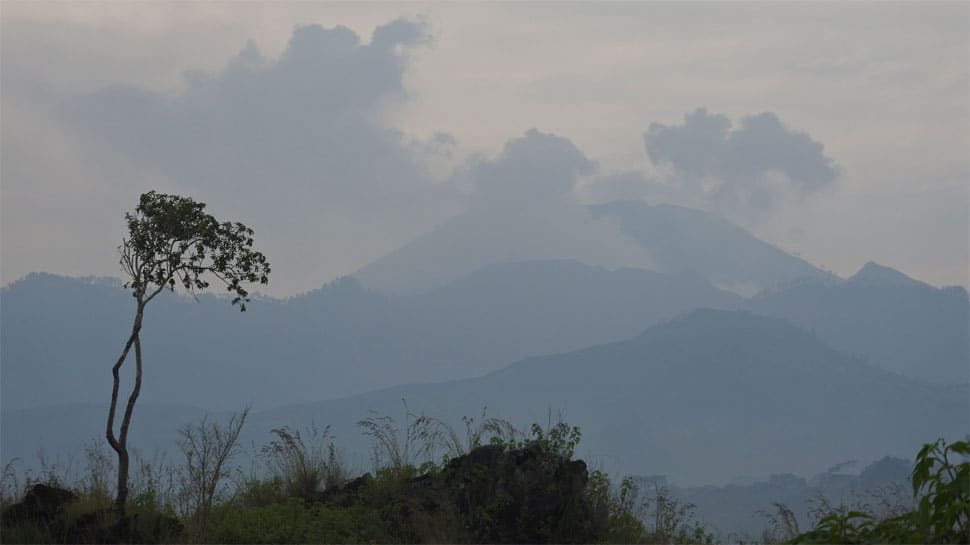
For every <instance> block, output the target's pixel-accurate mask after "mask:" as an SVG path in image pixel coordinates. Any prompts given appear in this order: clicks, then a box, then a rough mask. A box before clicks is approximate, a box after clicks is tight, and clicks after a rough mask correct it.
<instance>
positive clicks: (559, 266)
mask: <svg viewBox="0 0 970 545" xmlns="http://www.w3.org/2000/svg"><path fill="white" fill-rule="evenodd" d="M0 298H2V304H3V313H2V314H0V361H2V365H3V367H2V370H3V382H2V406H3V409H4V410H10V409H17V408H24V407H30V406H40V405H46V404H50V403H61V402H66V401H71V402H95V403H97V402H101V401H102V400H104V399H106V398H107V396H108V395H109V394H110V386H111V375H110V371H109V369H110V366H111V364H112V363H113V362H114V360H115V358H117V353H118V351H120V349H121V346H122V344H123V343H124V340H125V335H126V332H127V331H128V329H129V328H130V327H131V326H130V320H131V313H132V312H133V311H132V301H131V296H130V295H129V294H128V293H127V292H126V291H124V290H123V289H121V288H120V286H119V285H118V284H117V283H114V284H111V283H106V282H103V281H101V282H91V281H89V280H84V279H74V278H65V277H58V276H53V275H44V274H34V275H30V276H28V277H26V278H25V279H23V280H21V281H18V282H16V283H14V284H12V285H10V286H8V287H5V288H3V290H2V291H0ZM740 304H741V299H740V298H739V297H737V296H735V295H733V294H731V293H728V292H724V291H721V290H718V289H716V288H713V287H711V286H710V285H709V284H707V283H706V282H704V281H703V280H702V279H696V278H689V277H679V278H678V277H673V276H669V275H664V274H660V273H655V272H651V271H644V270H633V269H622V270H618V271H607V270H605V269H601V268H597V267H590V266H587V265H582V264H579V263H576V262H562V261H558V262H542V263H511V264H501V265H493V266H489V267H486V268H484V269H482V270H480V271H477V272H475V273H473V274H471V275H469V276H467V277H465V278H462V279H460V280H458V281H456V282H454V283H452V284H450V285H448V286H445V287H442V288H440V289H437V290H433V291H431V292H428V293H425V294H421V295H409V296H401V295H386V294H381V293H377V292H373V291H367V290H364V289H362V288H361V287H360V286H359V284H358V283H357V282H356V281H354V280H353V279H349V278H347V279H343V280H340V281H337V282H334V283H332V284H329V285H327V286H326V287H324V288H322V289H320V290H316V291H314V292H310V293H307V294H304V295H302V296H299V297H294V298H291V299H288V300H285V301H280V300H273V299H264V300H259V301H257V302H254V303H253V304H252V305H251V306H250V309H249V310H248V311H247V312H246V313H244V314H240V313H239V312H238V311H237V310H235V309H234V308H232V307H230V305H229V304H228V302H226V301H224V300H220V299H218V298H215V297H212V296H203V297H200V298H199V301H198V302H196V301H195V300H193V299H191V298H186V297H179V296H174V295H169V296H165V297H161V298H159V299H158V300H156V301H153V302H152V304H151V306H150V307H149V308H148V310H147V311H146V316H145V329H144V332H143V338H144V340H143V344H144V346H145V373H146V377H145V382H144V386H143V391H142V395H143V396H144V400H145V401H147V402H155V403H178V404H186V405H195V406H200V407H207V408H211V409H224V408H231V407H237V406H240V405H242V404H245V403H247V402H250V401H255V402H256V403H257V404H258V405H259V406H262V407H266V406H272V405H280V404H284V403H292V402H296V401H315V400H320V399H327V398H332V397H335V396H344V395H349V394H353V393H359V392H364V391H368V390H373V389H376V388H382V387H387V386H393V385H397V384H402V383H407V382H430V381H440V380H449V379H456V378H464V377H470V376H476V375H480V374H482V373H485V372H488V371H491V370H495V369H498V368H500V367H502V366H503V365H507V364H508V363H511V362H513V361H515V360H517V359H521V358H524V357H526V356H530V355H537V354H546V353H552V352H561V351H567V350H574V349H577V348H582V347H584V346H589V345H592V344H598V343H603V342H609V341H614V340H619V339H623V338H627V337H630V336H631V335H635V334H636V333H637V332H639V331H642V330H643V329H644V328H646V327H648V326H649V325H651V324H653V323H656V322H658V321H660V320H663V319H666V318H669V317H670V316H673V315H676V314H679V313H683V312H686V311H688V310H690V309H692V308H696V307H699V306H709V307H718V308H735V307H737V306H738V305H740ZM230 384H231V386H228V385H230Z"/></svg>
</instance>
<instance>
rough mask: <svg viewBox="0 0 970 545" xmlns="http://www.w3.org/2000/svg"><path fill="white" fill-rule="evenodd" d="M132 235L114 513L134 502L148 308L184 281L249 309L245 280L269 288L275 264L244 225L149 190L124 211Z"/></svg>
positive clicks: (125, 255)
mask: <svg viewBox="0 0 970 545" xmlns="http://www.w3.org/2000/svg"><path fill="white" fill-rule="evenodd" d="M125 219H126V220H127V222H128V237H127V238H125V239H124V241H123V243H122V245H121V246H120V247H119V250H120V252H121V267H122V269H123V270H124V272H125V274H126V275H127V282H126V283H125V287H126V288H130V289H131V290H132V296H134V298H135V321H134V324H133V325H132V327H131V335H129V336H128V341H127V342H126V343H125V348H124V350H122V352H121V356H120V357H119V358H118V361H117V362H116V363H115V364H114V367H112V368H111V373H112V375H113V376H114V387H113V388H112V390H111V408H110V409H109V411H108V426H107V432H106V437H107V438H108V443H109V444H110V445H111V448H112V449H113V450H114V451H115V452H116V453H117V454H118V496H117V498H116V499H115V508H116V509H117V511H118V512H119V513H120V514H122V515H124V512H125V503H126V502H127V500H128V426H129V424H131V414H132V411H133V410H134V408H135V402H136V401H137V400H138V394H139V392H140V391H141V372H142V354H141V337H140V334H141V326H142V317H143V316H144V314H145V306H146V305H148V303H150V302H151V300H152V299H154V298H155V297H156V296H157V295H158V294H159V293H161V292H162V290H164V289H166V288H167V289H169V290H174V289H175V286H176V284H181V285H182V287H184V288H185V289H186V290H187V291H188V292H189V293H196V292H199V291H202V290H205V289H206V288H208V287H209V280H210V279H216V280H218V281H220V282H222V283H223V284H224V285H225V287H226V290H227V291H229V292H230V293H231V294H232V297H233V298H232V304H233V305H236V304H239V310H242V311H245V310H246V302H248V301H249V292H248V291H246V289H245V288H244V287H243V284H245V283H259V284H266V283H267V282H268V281H269V273H270V268H269V263H268V262H267V261H266V257H265V256H264V255H263V254H261V253H260V252H257V251H254V250H253V249H252V246H253V238H252V235H253V230H252V229H250V228H248V227H246V226H245V225H243V224H241V223H238V222H235V223H233V222H223V223H220V222H218V221H216V219H215V218H213V217H212V216H210V215H209V214H206V213H205V204H203V203H198V202H195V201H193V200H192V199H189V198H186V197H180V196H178V195H165V194H162V193H156V192H154V191H150V192H148V193H145V194H143V195H142V196H141V199H140V200H139V202H138V207H137V208H135V212H134V213H131V212H129V213H126V214H125ZM132 346H134V347H135V384H134V386H133V387H132V390H131V394H129V396H128V404H127V405H126V406H125V412H124V415H123V416H122V419H121V427H120V429H119V432H118V435H115V431H114V428H115V414H116V413H117V409H118V387H119V377H118V372H119V370H120V369H121V366H122V365H123V364H124V363H125V359H126V358H127V357H128V352H129V351H130V350H131V347H132Z"/></svg>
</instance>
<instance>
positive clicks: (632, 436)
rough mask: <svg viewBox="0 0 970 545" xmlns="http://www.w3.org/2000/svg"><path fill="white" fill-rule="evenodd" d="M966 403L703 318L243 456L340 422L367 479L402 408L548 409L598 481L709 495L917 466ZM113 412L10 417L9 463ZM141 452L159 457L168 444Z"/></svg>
mask: <svg viewBox="0 0 970 545" xmlns="http://www.w3.org/2000/svg"><path fill="white" fill-rule="evenodd" d="M968 393H970V392H968V388H967V386H966V385H963V386H952V387H947V386H934V385H930V384H926V383H923V382H919V381H914V380H911V379H907V378H905V377H901V376H899V375H896V374H893V373H890V372H887V371H883V370H881V369H878V368H876V367H873V366H871V365H869V364H867V363H865V362H863V361H860V360H859V359H856V358H853V357H850V356H846V355H844V354H842V353H840V352H837V351H835V350H832V349H831V348H829V347H827V346H825V345H824V344H823V343H821V342H820V341H819V340H818V339H817V338H816V337H815V336H813V335H812V334H810V333H808V332H806V331H804V330H801V329H799V328H797V327H795V326H792V325H790V324H788V323H787V322H784V321H781V320H777V319H772V318H765V317H759V316H756V315H753V314H750V313H747V312H740V311H715V310H698V311H694V312H691V313H689V314H687V315H685V316H683V317H681V318H679V319H676V320H673V321H671V322H668V323H664V324H660V325H657V326H654V327H652V328H650V329H648V330H647V331H646V332H645V333H643V334H642V335H639V336H637V337H635V338H633V339H630V340H627V341H620V342H614V343H608V344H604V345H599V346H595V347H591V348H587V349H583V350H579V351H574V352H569V353H564V354H557V355H550V356H541V357H535V358H529V359H526V360H523V361H520V362H518V363H515V364H513V365H510V366H508V367H506V368H503V369H501V370H499V371H496V372H493V373H489V374H487V375H485V376H483V377H480V378H473V379H464V380H459V381H452V382H445V383H436V384H421V385H411V386H399V387H394V388H390V389H385V390H380V391H375V392H370V393H367V394H362V395H358V396H353V397H348V398H344V399H338V400H331V401H323V402H318V403H312V404H301V405H294V406H288V407H281V408H277V409H273V410H268V411H261V412H258V413H256V414H254V415H253V417H252V418H251V420H250V422H249V424H248V428H247V432H246V437H245V438H244V440H243V444H244V445H250V444H254V445H260V444H263V443H264V442H265V441H266V440H267V439H268V435H267V432H268V430H269V429H271V428H272V427H278V426H281V425H290V426H296V427H301V426H306V425H309V424H310V423H311V422H315V423H316V424H317V425H327V424H330V425H332V426H333V427H332V431H333V433H334V434H335V436H336V438H337V443H338V444H339V445H341V446H342V447H343V448H344V449H345V450H346V452H347V453H348V455H349V457H350V458H351V459H352V460H354V461H355V462H356V463H357V464H358V465H359V466H363V467H362V469H363V468H366V461H365V460H366V453H367V452H368V449H367V443H366V441H365V440H364V438H363V437H362V436H361V435H360V433H359V430H357V429H356V427H355V425H354V423H355V422H356V421H357V420H359V419H361V418H363V417H366V416H367V415H368V414H371V413H370V412H369V411H377V412H379V413H382V414H389V415H391V416H394V417H396V418H397V419H398V421H399V422H400V421H403V420H404V417H403V412H404V408H403V406H402V399H403V400H406V401H407V404H408V407H409V409H410V410H411V411H412V412H414V413H424V414H427V415H431V416H436V417H439V418H442V419H445V420H448V421H451V422H452V423H454V424H457V425H458V426H459V427H460V423H459V422H458V418H459V417H460V416H461V415H467V416H477V415H479V414H480V413H481V410H482V408H483V407H488V412H489V414H490V415H493V416H499V417H503V418H506V419H508V420H510V421H512V422H513V423H516V424H519V425H523V426H524V425H526V424H528V423H530V422H540V423H543V424H545V423H546V421H547V416H548V414H549V411H550V410H551V411H552V414H553V417H554V418H555V415H556V413H557V412H558V411H560V410H561V411H562V412H563V414H564V416H565V418H566V419H567V420H568V421H569V422H570V423H571V424H575V425H579V426H580V427H581V428H582V430H583V442H582V447H581V449H580V451H579V454H580V455H581V456H583V457H585V458H586V459H587V461H588V462H590V463H591V464H592V466H593V467H604V468H607V469H609V470H611V471H620V472H624V473H629V474H641V475H644V474H666V475H669V476H671V477H672V478H673V479H674V480H676V481H677V482H680V483H684V484H699V483H714V482H725V481H727V480H728V479H730V478H731V477H734V476H738V475H748V476H755V477H765V476H767V475H769V474H772V473H780V472H795V473H800V474H803V475H807V474H814V473H817V472H820V471H823V470H825V469H826V468H828V467H831V466H832V465H835V464H837V463H839V462H842V461H845V460H847V459H859V460H872V459H876V458H880V457H882V456H884V455H887V454H889V455H896V456H905V457H910V456H912V453H913V451H914V449H915V448H918V447H919V445H921V444H922V443H923V442H925V441H931V440H933V439H935V438H936V437H939V436H947V437H951V438H953V437H962V436H963V434H965V433H966V430H967V429H968V425H970V416H968V414H967V411H966V409H967V396H968ZM52 411H53V412H52ZM169 412H171V411H169ZM54 413H58V414H56V415H55V414H54ZM102 413H103V408H100V407H87V408H83V407H81V408H79V407H77V406H73V407H63V408H62V409H60V411H59V412H58V411H57V409H56V408H55V409H34V410H28V411H16V412H4V413H3V443H4V456H5V457H9V456H12V455H18V456H21V455H28V456H29V454H30V451H27V452H24V447H23V446H22V445H38V444H42V443H43V441H44V440H45V439H46V440H47V441H48V443H50V442H51V439H52V438H55V440H54V442H55V443H57V442H66V441H68V440H75V441H80V440H82V439H84V438H86V437H98V436H99V434H100V430H101V422H100V418H99V417H101V416H102ZM136 414H139V416H136V425H135V426H133V429H135V430H137V432H138V433H140V434H145V437H147V439H146V440H150V441H159V442H161V443H160V444H161V445H164V444H166V443H165V442H164V441H163V440H164V439H165V434H164V433H159V427H160V426H163V425H164V426H167V428H168V430H170V432H169V433H170V434H171V435H170V437H169V439H170V440H171V441H174V430H175V428H176V427H177V426H178V424H179V423H180V422H179V419H178V417H179V416H183V417H184V416H185V415H188V414H189V413H186V412H185V411H183V412H182V413H181V414H178V413H175V412H171V414H172V415H173V416H172V417H171V418H170V422H169V423H168V424H163V422H162V421H160V420H159V415H163V414H168V413H167V412H165V411H161V410H159V409H157V408H149V407H146V408H145V409H144V410H143V413H136ZM142 414H144V415H145V416H141V415H142ZM146 420H147V422H146ZM146 428H154V429H153V430H150V429H146ZM135 440H136V441H137V436H136V439H135ZM168 444H171V443H168ZM141 445H142V448H145V449H148V450H149V452H150V449H151V448H153V447H154V446H157V445H156V444H155V443H154V442H152V443H142V444H141ZM31 448H33V447H31ZM48 452H50V451H48Z"/></svg>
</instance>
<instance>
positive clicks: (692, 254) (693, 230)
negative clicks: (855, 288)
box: [590, 201, 836, 295]
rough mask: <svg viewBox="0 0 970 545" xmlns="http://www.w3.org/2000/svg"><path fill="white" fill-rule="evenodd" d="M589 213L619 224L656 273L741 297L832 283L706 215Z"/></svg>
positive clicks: (667, 209)
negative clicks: (696, 279)
mask: <svg viewBox="0 0 970 545" xmlns="http://www.w3.org/2000/svg"><path fill="white" fill-rule="evenodd" d="M590 210H591V211H592V214H593V216H594V217H596V218H604V217H605V218H614V219H615V220H616V221H618V222H619V225H620V229H621V230H622V232H623V233H625V234H627V235H628V236H629V237H631V238H633V239H634V240H636V241H637V242H638V243H639V244H640V245H641V246H642V247H644V248H645V249H646V250H647V251H649V253H650V255H651V256H652V257H653V258H654V260H655V261H656V263H657V270H659V271H662V272H667V273H675V274H684V273H690V274H696V275H700V276H703V277H704V278H707V279H708V280H710V281H711V282H712V283H714V285H716V286H720V287H724V288H726V289H731V290H733V291H737V292H738V293H742V294H744V295H753V294H754V293H756V292H758V291H761V290H763V289H766V288H769V287H772V286H775V285H777V284H781V283H787V282H791V281H794V280H798V279H804V278H816V279H835V278H836V277H835V276H834V275H832V274H831V273H827V272H824V271H822V270H821V269H818V268H817V267H815V266H813V265H811V264H809V263H808V262H806V261H804V260H802V259H801V258H798V257H795V256H793V255H791V254H788V253H786V252H784V251H782V250H780V249H778V248H776V247H775V246H772V245H771V244H768V243H767V242H764V241H763V240H761V239H758V238H756V237H755V236H753V235H752V234H751V233H749V232H747V231H745V230H744V229H742V228H741V227H738V226H737V225H735V224H733V223H731V222H730V221H728V220H726V219H724V218H722V217H720V216H718V215H715V214H712V213H710V212H704V211H702V210H696V209H693V208H684V207H682V206H674V205H665V204H663V205H655V206H651V205H648V204H647V203H645V202H643V201H616V202H612V203H607V204H601V205H595V206H591V207H590Z"/></svg>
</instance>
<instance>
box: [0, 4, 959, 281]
mask: <svg viewBox="0 0 970 545" xmlns="http://www.w3.org/2000/svg"><path fill="white" fill-rule="evenodd" d="M968 10H970V8H968V6H967V4H966V3H941V4H933V3H919V4H917V3H900V4H878V5H876V4H830V3H826V4H781V5H779V4H722V3H717V4H706V3H689V4H686V5H673V4H640V5H635V4H589V5H583V4H470V5H469V4H461V5H458V4H403V3H389V4H373V3H368V4H366V5H354V4H329V3H328V4H312V3H306V4H304V3H283V4H272V5H270V4H254V3H245V4H236V3H233V4H228V3H206V4H185V3H178V4H164V3H152V4H137V5H134V4H132V5H128V4H117V3H104V4H102V3H73V4H72V3H40V2H29V3H20V2H4V4H3V8H2V12H0V21H2V30H3V32H2V38H0V39H2V76H3V77H2V83H0V86H2V87H0V92H2V120H0V124H2V139H3V149H2V158H0V159H2V163H0V180H2V187H0V191H2V210H0V216H2V217H0V231H2V233H0V237H2V238H0V240H2V255H0V258H2V259H0V262H2V263H0V277H2V278H0V280H2V282H3V284H5V285H7V284H9V283H10V282H12V281H14V280H16V279H18V278H20V277H22V276H23V275H24V274H26V273H28V272H31V271H48V272H54V273H60V274H66V275H72V276H78V275H104V276H118V275H119V270H118V267H117V253H116V247H117V245H118V244H119V243H120V241H121V237H122V235H123V228H124V225H123V214H124V212H125V211H126V210H129V209H131V208H132V206H133V204H134V203H135V201H136V199H137V195H138V194H139V193H141V192H143V191H145V190H147V189H158V190H161V191H169V192H175V193H179V194H185V195H190V196H192V197H194V198H196V199H198V200H201V201H203V202H207V203H209V205H210V208H211V209H212V210H213V211H214V212H215V213H217V214H219V215H223V216H230V217H234V218H238V219H240V220H243V221H245V222H246V223H247V224H249V225H250V226H252V227H253V228H254V229H255V230H256V232H257V233H258V238H259V242H260V244H261V245H262V246H263V248H264V250H265V252H266V253H267V255H268V256H269V257H270V258H271V261H272V263H273V265H274V278H273V282H272V283H271V284H270V287H269V288H268V291H269V293H271V294H273V295H276V296H287V295H294V294H297V293H301V292H305V291H307V290H311V289H315V288H318V287H320V286H321V285H323V284H325V283H326V282H328V281H330V280H333V279H334V278H337V277H339V276H342V275H346V274H350V273H354V272H355V271H357V270H358V269H360V268H361V267H363V266H365V265H367V264H369V263H371V262H373V261H375V260H377V259H378V258H381V257H382V256H385V255H387V254H388V253H390V252H392V251H394V250H396V249H398V248H399V247H401V246H403V245H404V244H406V243H408V242H410V241H411V240H413V239H415V238H416V237H417V236H419V235H421V234H424V233H427V232H429V231H431V230H432V229H434V228H435V227H437V226H440V225H442V224H445V223H446V222H448V221H449V220H451V219H453V218H455V217H456V216H458V215H460V214H462V213H464V212H466V211H469V210H471V211H473V215H477V217H479V218H480V221H481V222H484V223H482V225H484V224H486V223H488V218H489V217H494V218H499V217H508V216H512V217H550V218H556V219H554V220H549V222H547V223H544V225H547V229H548V230H549V232H550V233H558V234H561V235H563V236H561V237H559V239H560V240H568V241H571V242H568V243H563V244H559V245H555V248H553V249H551V250H548V248H549V246H550V244H549V243H548V242H542V241H541V236H540V238H539V239H537V240H539V241H538V242H535V246H537V247H543V248H546V249H547V250H548V251H546V252H545V254H543V255H541V256H532V257H544V258H569V259H579V260H581V261H584V262H587V263H589V264H592V265H602V266H606V267H610V268H612V267H616V266H621V265H625V266H635V267H642V266H648V265H649V263H650V262H651V259H652V257H651V256H649V255H645V254H644V253H643V252H642V251H641V250H638V249H637V248H634V247H633V246H634V245H632V244H631V242H630V240H628V238H626V237H625V236H623V235H622V234H620V233H618V232H617V230H616V229H615V226H611V225H609V224H608V223H606V224H596V225H592V226H591V225H590V222H589V221H588V218H586V216H585V215H584V214H585V213H584V212H581V211H580V209H579V208H577V207H579V206H580V205H582V204H591V203H600V202H606V201H612V200H616V199H645V200H646V201H647V202H648V203H650V204H659V203H672V204H679V205H685V206H690V207H693V208H700V209H704V210H709V211H713V212H716V213H718V214H720V215H723V216H725V217H727V218H728V219H730V220H732V221H734V222H735V223H738V224H740V225H741V226H743V227H745V228H747V229H749V230H750V231H752V232H753V233H754V234H755V235H757V236H758V237H759V238H761V239H763V240H766V241H767V242H770V243H772V244H774V245H776V246H778V247H779V248H781V249H782V250H784V251H786V252H789V253H793V254H797V255H800V256H801V257H803V258H805V259H806V260H807V261H808V262H810V263H813V264H815V265H817V266H819V267H822V268H824V269H827V270H830V271H833V272H834V273H836V274H838V275H840V276H843V277H847V276H849V275H851V274H852V273H854V272H855V271H856V270H858V269H859V268H860V267H861V266H862V265H863V264H864V263H865V262H867V261H869V260H873V261H876V262H879V263H885V264H888V265H891V266H893V267H896V268H898V269H900V270H903V271H906V272H907V273H908V274H911V275H913V276H915V277H917V278H920V279H922V280H925V281H927V282H930V283H931V284H935V285H963V286H966V285H967V283H968V278H967V270H968V252H970V250H968V248H970V241H968V236H970V235H968V233H970V222H968V217H970V212H968V206H970V193H968V177H970V159H968V154H967V149H970V136H968V131H970V129H968V127H970V117H968V101H967V96H968V92H970V90H968V57H967V51H968V49H970V41H968V34H970V33H968V15H970V13H968ZM318 25H319V26H318ZM533 129H536V131H535V132H529V131H531V130H533ZM545 137H548V138H546V140H543V138H545ZM550 142H552V143H554V144H555V145H551V144H550V145H546V144H548V143H550ZM516 143H517V144H516ZM766 145H770V146H771V148H770V153H768V154H767V155H766V154H765V153H762V152H761V151H759V150H764V149H766V148H765V147H764V146H766ZM509 146H511V147H509ZM517 149H519V150H526V151H525V153H531V152H532V151H531V150H537V149H540V150H543V153H546V156H545V159H544V161H545V162H544V166H543V167H542V168H543V169H545V170H544V171H543V174H542V176H540V178H543V179H545V178H548V179H549V180H552V182H551V183H549V184H545V185H542V184H534V185H533V184H531V182H529V183H522V184H518V185H517V183H516V182H514V181H513V182H511V183H507V184H504V186H503V184H502V183H499V182H495V183H493V182H494V180H492V181H490V180H489V176H490V174H489V173H492V174H494V173H495V172H497V171H496V170H495V169H501V168H505V169H513V170H514V169H516V168H518V167H517V166H516V165H515V164H514V163H515V159H514V157H512V155H513V154H514V153H515V152H516V150H517ZM503 150H505V151H503ZM506 159H508V161H506ZM503 161H505V162H504V163H503ZM520 166H521V165H520ZM504 172H505V173H504V174H503V173H501V172H500V174H501V175H500V176H498V177H499V178H502V179H507V178H508V177H507V176H505V174H507V173H508V170H506V171H504ZM533 174H534V173H533ZM530 175H531V174H530ZM494 177H495V176H493V178H494ZM531 179H533V180H534V179H535V177H532V178H531ZM540 185H541V187H540ZM550 203H553V204H550ZM524 207H529V208H530V209H532V210H534V211H537V212H535V213H534V214H518V213H516V212H509V210H513V211H514V210H522V209H523V208H524ZM553 209H555V210H556V212H555V213H553V212H552V210H553ZM517 214H518V215H517ZM522 221H523V222H525V221H526V220H522ZM539 223H542V222H539ZM518 225H519V228H520V229H533V227H528V226H527V223H520V224H518ZM470 229H471V227H470ZM510 231H514V229H512V228H510ZM548 240H549V236H546V241H548ZM576 241H579V242H576ZM582 241H586V242H582ZM590 241H596V243H595V244H591V243H590ZM481 244H482V245H483V252H485V254H487V253H488V252H489V251H493V250H488V249H487V248H488V245H489V244H492V245H493V246H495V247H497V246H500V245H501V244H502V242H501V240H500V239H498V240H497V241H495V240H493V241H486V240H482V241H481ZM523 244H524V243H523ZM591 247H592V248H596V249H597V250H596V252H592V253H591V252H590V251H589V248H591ZM528 253H529V250H528V248H526V247H525V246H523V247H522V248H521V249H520V250H515V251H513V252H512V254H513V257H514V256H525V255H526V254H528ZM485 254H482V255H485ZM594 254H595V255H594ZM479 261H480V262H481V263H484V262H487V261H489V259H487V258H485V257H481V258H480V259H479ZM472 265H474V263H470V264H469V265H468V267H469V268H474V267H472ZM456 274H457V273H456Z"/></svg>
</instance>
